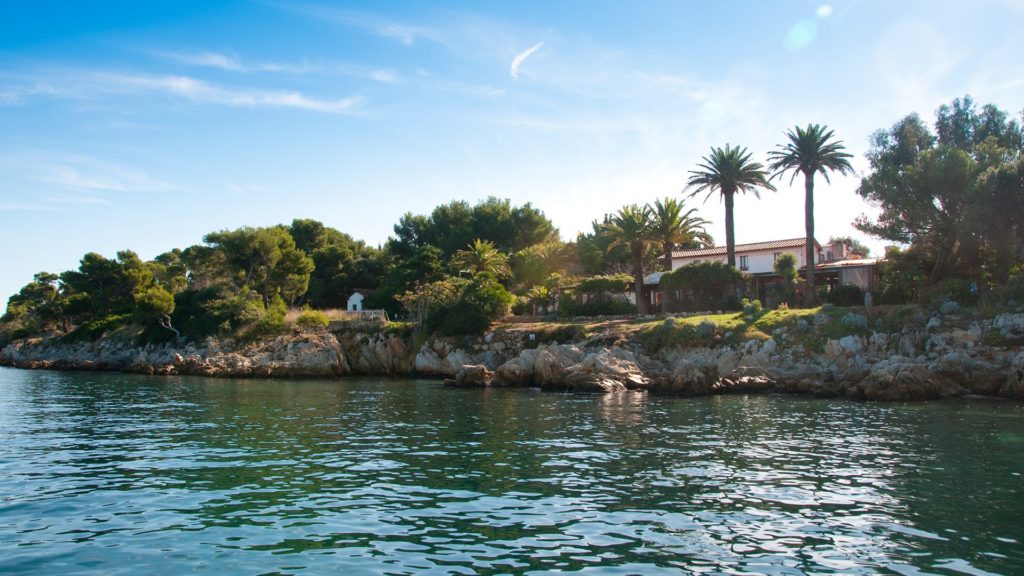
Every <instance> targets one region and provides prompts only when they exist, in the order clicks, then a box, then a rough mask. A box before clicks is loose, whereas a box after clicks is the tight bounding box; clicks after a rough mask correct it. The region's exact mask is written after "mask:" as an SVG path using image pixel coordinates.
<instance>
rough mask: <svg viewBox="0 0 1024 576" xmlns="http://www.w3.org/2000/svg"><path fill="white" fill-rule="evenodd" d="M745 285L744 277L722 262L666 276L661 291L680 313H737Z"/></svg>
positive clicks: (693, 266) (694, 265)
mask: <svg viewBox="0 0 1024 576" xmlns="http://www.w3.org/2000/svg"><path fill="white" fill-rule="evenodd" d="M744 284H745V278H744V276H743V273H742V272H740V271H739V270H737V269H736V268H735V267H733V266H729V265H728V264H725V263H722V262H694V263H692V264H688V265H686V266H682V267H680V268H678V269H676V270H673V271H672V272H669V273H667V274H664V275H662V277H661V282H660V284H659V285H660V287H661V290H662V293H663V294H665V295H666V299H667V300H668V301H669V304H668V309H669V310H670V311H673V312H678V311H703V310H735V309H736V308H737V306H738V302H737V299H736V293H737V291H738V290H739V291H741V290H742V289H743V287H744Z"/></svg>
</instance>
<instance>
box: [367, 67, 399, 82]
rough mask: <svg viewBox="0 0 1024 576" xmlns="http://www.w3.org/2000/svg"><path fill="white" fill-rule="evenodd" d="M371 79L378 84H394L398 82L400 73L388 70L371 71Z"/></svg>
mask: <svg viewBox="0 0 1024 576" xmlns="http://www.w3.org/2000/svg"><path fill="white" fill-rule="evenodd" d="M369 77H370V79H371V80H376V81H377V82H383V83H384V84H394V83H395V82H398V73H397V72H395V71H394V70H388V69H378V70H371V71H370V73H369Z"/></svg>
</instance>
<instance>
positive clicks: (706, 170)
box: [686, 144, 775, 267]
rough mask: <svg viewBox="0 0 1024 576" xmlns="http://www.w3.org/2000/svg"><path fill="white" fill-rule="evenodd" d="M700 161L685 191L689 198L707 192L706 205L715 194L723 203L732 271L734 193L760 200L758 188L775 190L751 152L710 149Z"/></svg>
mask: <svg viewBox="0 0 1024 576" xmlns="http://www.w3.org/2000/svg"><path fill="white" fill-rule="evenodd" d="M701 160H703V162H702V163H701V164H698V168H700V170H691V171H690V174H691V176H690V178H689V180H687V181H686V186H687V188H692V189H693V192H691V193H690V196H689V197H691V198H692V197H693V196H696V195H697V194H700V193H701V192H707V193H708V195H707V197H705V198H704V201H705V202H707V201H708V198H710V197H711V195H712V194H714V193H715V191H718V192H719V193H720V194H721V195H722V199H723V200H724V201H725V250H726V255H727V260H728V263H729V265H730V266H733V267H735V266H736V231H735V226H734V222H733V213H732V212H733V204H734V197H735V195H736V193H737V192H750V193H751V194H753V195H754V196H756V197H757V198H760V197H761V195H760V193H758V188H764V189H765V190H775V187H774V186H772V184H771V182H769V181H768V173H767V172H766V171H765V169H764V166H762V165H761V163H760V162H754V161H752V160H751V159H750V152H747V149H746V148H743V147H741V146H736V147H735V148H733V147H730V146H729V145H728V144H726V145H725V148H715V147H714V146H712V147H711V153H710V154H708V155H707V156H705V157H703V158H702V159H701Z"/></svg>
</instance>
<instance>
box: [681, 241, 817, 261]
mask: <svg viewBox="0 0 1024 576" xmlns="http://www.w3.org/2000/svg"><path fill="white" fill-rule="evenodd" d="M805 240H806V239H805V238H792V239H789V240H771V241H769V242H754V243H753V244H737V245H736V253H737V254H740V253H743V252H757V251H759V250H776V249H779V248H798V247H800V246H803V245H804V244H805ZM815 244H817V242H815ZM819 247H820V246H819ZM725 253H726V247H725V246H715V247H714V248H703V249H701V250H675V251H673V252H672V257H673V258H701V257H704V256H725Z"/></svg>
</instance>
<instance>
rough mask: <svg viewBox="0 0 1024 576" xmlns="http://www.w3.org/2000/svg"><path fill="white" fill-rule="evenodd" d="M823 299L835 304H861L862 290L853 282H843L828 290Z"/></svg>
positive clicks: (862, 299) (862, 298) (862, 301)
mask: <svg viewBox="0 0 1024 576" xmlns="http://www.w3.org/2000/svg"><path fill="white" fill-rule="evenodd" d="M825 301H826V302H828V303H829V304H834V305H836V306H863V305H864V291H863V290H861V289H860V287H858V286H854V285H853V284H843V285H842V286H836V287H835V288H834V289H833V290H832V291H830V292H829V293H828V296H827V297H826V298H825Z"/></svg>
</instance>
